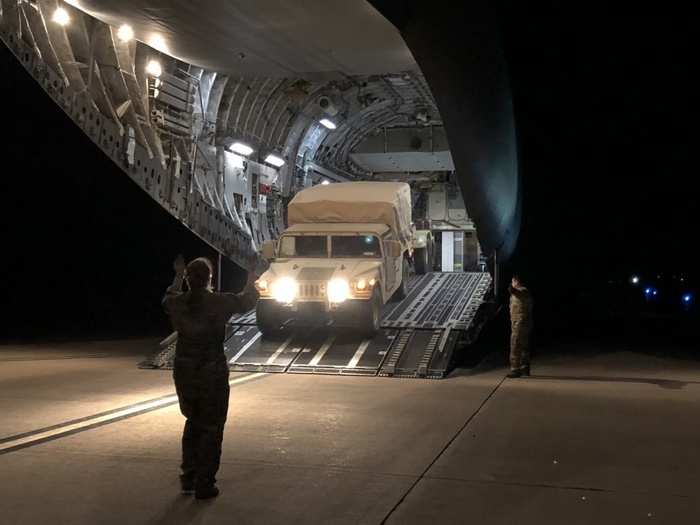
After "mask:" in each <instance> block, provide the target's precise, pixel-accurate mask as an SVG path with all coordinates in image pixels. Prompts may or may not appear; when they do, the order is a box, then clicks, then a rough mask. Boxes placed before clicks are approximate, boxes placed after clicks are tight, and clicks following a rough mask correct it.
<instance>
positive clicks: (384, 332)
mask: <svg viewBox="0 0 700 525" xmlns="http://www.w3.org/2000/svg"><path fill="white" fill-rule="evenodd" d="M490 287H491V276H490V275H489V274H488V273H476V272H475V273H431V274H426V275H423V276H420V277H418V278H416V279H415V280H414V281H413V283H412V286H411V290H410V292H409V294H408V296H407V297H406V298H405V299H404V300H403V301H401V302H399V303H389V304H388V305H387V307H386V308H385V310H384V311H383V315H382V329H381V330H380V331H379V332H378V333H377V334H376V335H375V336H374V337H373V338H371V339H362V338H361V337H358V336H357V335H355V334H353V333H352V331H347V330H335V329H332V328H318V329H315V330H309V329H295V328H294V327H290V328H289V329H287V330H285V331H283V332H281V333H280V334H279V335H278V336H277V337H274V338H269V337H263V336H262V334H261V333H260V331H259V330H258V329H257V326H256V325H255V313H254V312H249V313H247V314H244V315H241V316H234V317H233V318H232V319H231V321H230V322H229V326H228V332H227V339H226V343H225V352H226V356H227V357H228V359H229V367H230V368H231V370H234V371H256V372H288V373H315V374H346V375H367V376H374V375H380V376H395V377H425V378H442V377H444V376H445V375H446V374H447V373H448V372H449V370H450V367H451V365H452V361H453V355H454V350H455V348H456V346H457V344H458V343H460V342H463V343H467V344H469V343H471V342H473V341H474V340H475V338H476V336H477V335H478V333H479V330H480V329H481V326H482V325H483V323H484V322H485V321H486V320H487V318H488V315H487V313H486V310H488V308H486V306H487V305H486V303H485V300H486V296H487V294H488V292H489V290H490ZM175 345H176V339H175V338H171V339H170V340H166V342H165V345H164V346H165V348H164V349H163V350H162V351H161V352H159V353H158V354H157V355H156V356H154V358H152V359H151V360H149V361H146V362H144V363H142V364H141V366H142V367H143V368H171V367H172V359H173V356H174V352H175Z"/></svg>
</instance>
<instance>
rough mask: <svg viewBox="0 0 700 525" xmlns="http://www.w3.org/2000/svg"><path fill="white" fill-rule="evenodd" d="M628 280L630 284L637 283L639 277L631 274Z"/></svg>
mask: <svg viewBox="0 0 700 525" xmlns="http://www.w3.org/2000/svg"><path fill="white" fill-rule="evenodd" d="M630 281H632V284H638V283H639V277H637V276H636V275H633V276H632V279H630Z"/></svg>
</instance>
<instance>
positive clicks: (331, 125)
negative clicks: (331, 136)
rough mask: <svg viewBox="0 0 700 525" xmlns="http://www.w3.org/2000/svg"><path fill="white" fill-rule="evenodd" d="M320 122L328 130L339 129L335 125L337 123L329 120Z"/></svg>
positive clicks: (323, 119) (324, 119) (325, 119)
mask: <svg viewBox="0 0 700 525" xmlns="http://www.w3.org/2000/svg"><path fill="white" fill-rule="evenodd" d="M319 122H320V123H321V124H323V125H324V126H325V127H327V128H328V129H335V128H337V127H338V126H336V125H335V122H333V121H332V120H328V119H327V118H322V119H321V120H319Z"/></svg>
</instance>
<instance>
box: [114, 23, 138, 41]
mask: <svg viewBox="0 0 700 525" xmlns="http://www.w3.org/2000/svg"><path fill="white" fill-rule="evenodd" d="M117 38H118V39H119V40H121V41H122V42H129V41H131V40H133V38H134V30H133V29H131V26H130V25H128V24H123V25H121V26H120V27H119V29H118V30H117Z"/></svg>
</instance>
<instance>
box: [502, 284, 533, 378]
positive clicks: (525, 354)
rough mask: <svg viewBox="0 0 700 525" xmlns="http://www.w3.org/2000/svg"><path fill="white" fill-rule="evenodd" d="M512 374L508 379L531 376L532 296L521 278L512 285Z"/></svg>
mask: <svg viewBox="0 0 700 525" xmlns="http://www.w3.org/2000/svg"><path fill="white" fill-rule="evenodd" d="M509 291H510V330H511V332H510V373H509V374H508V376H507V377H521V376H529V375H530V332H531V331H532V294H531V293H530V290H528V289H527V288H526V287H525V286H524V284H523V282H522V280H521V279H520V277H519V276H518V275H514V276H513V278H512V280H511V283H510V288H509Z"/></svg>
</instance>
